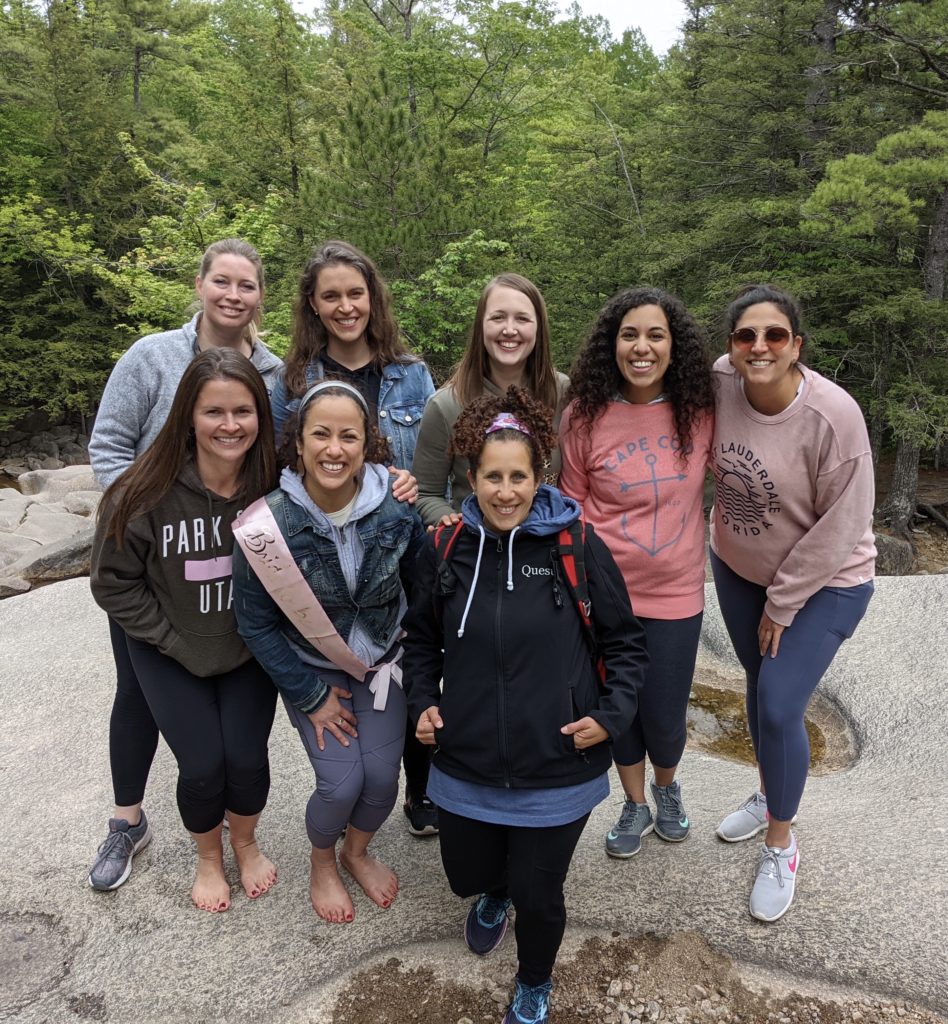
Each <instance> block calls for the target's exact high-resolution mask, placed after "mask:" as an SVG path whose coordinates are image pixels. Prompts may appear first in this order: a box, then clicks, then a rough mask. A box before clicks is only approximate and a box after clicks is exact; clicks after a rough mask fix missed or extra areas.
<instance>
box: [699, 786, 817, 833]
mask: <svg viewBox="0 0 948 1024" xmlns="http://www.w3.org/2000/svg"><path fill="white" fill-rule="evenodd" d="M767 820H768V819H767V797H765V796H764V794H763V793H761V792H759V791H758V792H756V793H751V795H750V796H749V797H748V798H747V799H746V800H745V801H744V802H743V803H742V804H741V806H740V807H738V809H737V810H736V811H732V812H731V813H730V814H729V815H728V816H727V817H726V818H725V819H724V821H722V822H721V824H720V825H718V827H717V829H715V832H716V834H717V836H718V838H719V839H723V840H724V841H725V842H726V843H740V842H742V841H743V840H744V839H753V838H754V836H756V835H757V833H758V832H763V831H764V829H765V828H766V827H767ZM796 820H797V816H796V815H795V814H794V816H793V818H792V819H791V821H790V824H791V825H794V824H796Z"/></svg>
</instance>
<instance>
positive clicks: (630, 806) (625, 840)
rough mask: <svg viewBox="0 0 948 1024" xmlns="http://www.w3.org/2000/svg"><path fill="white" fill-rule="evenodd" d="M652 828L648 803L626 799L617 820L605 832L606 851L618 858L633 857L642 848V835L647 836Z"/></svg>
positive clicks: (653, 824) (653, 823)
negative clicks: (638, 802)
mask: <svg viewBox="0 0 948 1024" xmlns="http://www.w3.org/2000/svg"><path fill="white" fill-rule="evenodd" d="M653 828H655V822H654V821H653V820H652V812H651V811H650V810H649V806H648V804H637V803H636V802H635V801H634V800H626V801H625V803H624V804H623V805H622V814H620V815H619V820H618V821H617V822H616V823H615V825H613V826H612V829H611V830H610V831H609V832H607V833H606V853H608V854H609V856H610V857H618V858H619V860H625V859H627V858H628V857H634V856H635V855H636V854H637V853H638V852H639V850H640V849H641V848H642V836H647V835H648V834H649V832H651V831H652V829H653Z"/></svg>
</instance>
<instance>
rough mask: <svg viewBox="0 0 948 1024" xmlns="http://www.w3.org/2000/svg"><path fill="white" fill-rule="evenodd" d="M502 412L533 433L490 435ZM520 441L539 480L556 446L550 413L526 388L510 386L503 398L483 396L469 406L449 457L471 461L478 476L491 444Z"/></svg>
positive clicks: (504, 430) (512, 431)
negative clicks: (481, 462) (491, 427)
mask: <svg viewBox="0 0 948 1024" xmlns="http://www.w3.org/2000/svg"><path fill="white" fill-rule="evenodd" d="M501 413H509V414H510V415H511V416H513V417H514V418H515V419H517V420H519V421H520V422H521V423H522V424H523V425H524V426H525V427H526V428H527V430H529V431H530V433H529V434H525V433H524V432H523V431H521V430H517V429H516V428H514V427H502V428H501V429H499V430H496V431H494V432H492V433H490V434H488V433H487V430H488V428H489V427H490V425H491V424H492V423H493V422H494V420H495V419H496V418H497V417H498V416H499V415H500V414H501ZM493 441H519V442H520V443H521V444H525V445H526V446H527V448H529V450H530V464H531V466H532V467H533V472H534V473H535V474H536V476H537V477H538V478H539V477H540V476H541V475H542V473H543V467H544V466H545V465H546V463H547V462H548V461H549V458H550V452H552V451H553V447H554V445H555V444H556V434H555V433H554V432H553V421H552V418H551V416H550V410H549V409H548V408H547V407H546V405H545V404H544V403H543V402H540V401H538V400H537V399H535V398H532V397H531V396H530V393H529V392H528V391H527V390H526V389H524V388H518V387H516V386H515V385H513V384H512V385H511V386H510V387H509V388H507V391H506V393H505V394H503V395H482V396H481V397H480V398H475V399H474V401H473V402H471V404H470V405H468V406H467V407H466V408H465V409H464V410H463V412H462V413H461V415H460V416H458V419H457V422H456V423H455V425H454V434H453V435H452V437H451V445H450V447H449V449H448V450H449V454H451V455H460V456H461V457H462V458H465V459H467V460H468V462H469V463H470V466H471V472H472V473H476V472H477V467H478V464H479V463H480V458H481V453H482V452H483V450H484V446H485V445H486V444H487V443H488V442H493Z"/></svg>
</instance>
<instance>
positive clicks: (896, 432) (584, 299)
mask: <svg viewBox="0 0 948 1024" xmlns="http://www.w3.org/2000/svg"><path fill="white" fill-rule="evenodd" d="M688 12H689V16H688V22H687V29H686V32H685V36H684V38H683V40H682V42H681V43H680V45H678V46H677V47H675V48H673V50H672V51H671V53H670V54H669V56H668V57H667V58H666V59H664V60H659V59H658V58H657V57H656V56H655V54H653V53H652V52H651V50H650V49H649V48H648V46H647V45H646V44H645V42H644V40H643V38H642V36H641V34H640V33H639V32H638V31H637V30H630V31H628V32H626V33H624V34H623V36H622V38H621V39H617V38H615V37H613V36H612V35H611V34H610V31H609V28H608V25H607V24H606V23H605V22H604V21H603V20H602V19H601V18H590V17H585V16H583V14H582V12H581V11H580V10H579V8H578V7H576V6H573V7H572V8H570V9H569V10H568V11H567V13H566V15H565V16H564V15H562V14H561V13H560V7H559V5H557V4H555V3H554V2H553V0H452V3H450V4H449V3H447V2H446V0H411V2H406V3H403V4H395V3H389V2H384V0H328V2H326V3H325V4H323V5H321V6H320V8H319V9H318V11H317V12H316V13H315V14H314V15H313V17H312V18H308V17H306V16H304V15H302V14H300V13H299V12H298V11H297V9H296V8H295V7H294V5H293V4H292V3H291V2H290V0H88V2H84V3H81V4H76V3H72V2H71V0H45V3H44V5H43V6H42V7H40V6H39V5H35V4H33V3H31V2H30V0H0V194H2V196H3V199H2V206H0V330H2V332H3V338H4V343H3V346H2V349H0V375H2V380H0V395H2V401H3V403H4V405H3V406H2V408H0V430H2V429H4V428H6V427H8V426H9V425H10V424H11V423H13V422H14V421H15V420H16V419H17V418H19V417H21V416H22V415H23V414H24V413H25V412H27V411H29V410H30V409H32V408H38V407H43V408H46V409H48V410H49V411H51V412H52V413H53V414H54V415H59V414H63V413H69V412H78V413H86V412H89V411H91V410H93V409H94V407H95V403H96V400H97V397H98V394H99V393H100V391H101V388H102V386H103V384H104V380H105V378H106V375H107V373H108V371H109V368H110V366H111V364H112V362H113V360H114V358H115V357H116V356H117V355H118V354H119V353H120V352H121V351H123V349H124V348H125V347H127V345H128V344H130V343H131V341H132V340H133V339H134V338H136V337H138V336H139V335H141V334H143V333H146V332H150V331H155V330H163V329H167V328H168V327H171V326H176V325H177V324H180V323H181V322H182V321H183V320H184V318H185V317H186V316H187V315H188V308H189V306H190V304H191V301H192V296H193V278H194V274H195V271H196V269H197V266H198V262H199V259H200V256H201V253H202V251H203V250H204V248H205V247H206V246H207V245H208V244H209V243H210V242H212V241H214V240H215V239H217V238H221V237H225V236H232V235H236V236H239V237H245V238H247V239H248V240H249V241H251V242H252V243H253V244H254V245H256V247H257V248H258V249H259V251H260V252H261V254H262V256H263V258H264V262H265V265H266V269H267V295H266V303H265V328H266V330H267V332H268V334H267V341H268V343H269V344H271V345H272V346H273V347H274V348H275V349H276V350H277V351H278V352H280V351H283V350H284V348H285V346H286V344H287V342H288V339H289V337H290V334H291V330H292V302H293V296H294V292H295V289H296V283H297V279H298V273H299V270H300V267H301V266H302V263H303V260H304V258H305V256H306V254H307V252H308V250H309V249H310V248H311V247H312V246H314V245H315V244H317V243H319V242H321V241H323V240H325V239H326V238H327V237H343V238H347V239H349V240H351V241H352V242H354V243H355V244H357V245H359V246H361V247H362V248H364V249H365V250H366V251H367V252H369V253H370V254H371V255H372V256H373V258H375V259H376V261H377V262H378V263H379V265H380V267H381V268H382V271H383V273H384V274H385V275H386V277H387V278H388V279H389V280H390V281H391V283H392V287H393V292H394V295H395V301H396V311H397V314H398V316H399V319H400V322H401V325H402V329H403V331H404V333H405V335H406V337H407V338H408V339H409V341H410V343H411V345H412V346H413V348H414V349H415V350H416V351H418V352H420V353H422V354H423V355H424V356H425V358H426V359H428V360H429V361H430V363H431V366H432V370H433V371H434V373H435V375H436V376H437V377H442V378H443V377H444V376H445V375H446V374H447V372H448V371H449V369H450V367H451V365H452V364H453V363H454V362H455V361H456V359H457V357H458V355H459V354H460V351H461V349H462V346H463V345H464V343H465V340H466V337H467V334H468V332H469V330H470V322H471V317H472V315H473V312H474V307H475V304H476V301H477V297H478V295H479V293H480V290H481V288H482V286H483V283H484V282H485V280H487V279H488V278H489V277H490V276H491V275H493V274H495V273H497V272H499V271H502V270H517V271H520V272H522V273H525V274H526V275H527V276H529V277H530V278H531V279H533V280H534V281H535V282H536V283H537V284H538V285H539V287H540V288H541V290H542V291H543V293H544V295H545V297H546V300H547V304H548V307H549V310H550V316H551V324H552V330H553V340H554V354H555V358H556V361H557V363H558V365H559V366H560V367H561V368H567V367H568V365H569V364H570V363H571V361H572V359H573V356H574V355H575V352H576V350H577V348H578V346H579V344H580V343H581V340H582V338H583V336H584V335H585V333H586V331H587V330H588V326H589V324H590V322H591V321H592V320H593V318H594V317H595V315H596V313H597V311H598V309H599V308H600V306H601V305H602V303H603V302H604V301H605V300H606V299H607V298H608V297H609V296H610V295H611V294H613V293H614V292H615V291H616V290H618V289H619V288H621V287H625V286H628V285H631V284H638V283H646V282H650V283H654V284H657V285H661V286H663V287H666V288H669V289H670V290H672V291H674V292H677V293H679V294H680V295H681V296H682V298H683V299H684V300H685V301H686V302H687V303H688V304H689V305H690V306H691V307H692V308H693V309H694V310H695V312H696V313H697V314H698V315H699V317H701V318H702V319H703V320H704V321H705V322H706V323H707V324H708V325H709V327H712V328H715V327H716V324H717V322H718V318H719V315H720V312H721V310H722V309H723V307H724V306H725V305H726V303H727V301H728V299H729V297H730V295H731V293H732V292H733V290H734V289H735V288H736V287H737V286H738V285H740V284H743V283H745V282H747V281H748V280H760V279H770V280H774V281H777V282H778V283H781V284H784V285H786V286H787V287H789V288H790V289H791V290H794V291H796V292H797V293H798V294H799V296H800V297H801V298H802V299H803V301H804V304H805V307H806V311H807V320H808V326H809V333H810V346H809V351H808V356H807V358H808V359H809V360H810V361H811V363H812V364H813V365H814V366H816V367H817V368H818V369H821V370H822V371H824V372H826V373H828V374H830V375H832V376H833V377H834V378H835V379H837V380H839V381H840V382H841V383H842V384H844V385H845V386H846V387H847V388H848V389H849V390H850V391H851V392H852V393H853V394H854V395H855V396H856V397H857V398H858V400H859V401H860V402H861V403H862V405H863V408H864V409H865V410H866V412H867V415H868V417H869V420H870V424H871V427H872V430H873V437H874V439H875V441H876V442H877V443H884V442H886V441H892V440H898V439H903V440H904V441H906V442H911V443H913V444H917V445H918V446H920V447H922V448H926V447H928V448H930V447H931V446H934V445H937V444H938V443H940V442H941V441H942V440H943V438H944V428H943V427H942V426H941V424H943V423H945V422H948V417H946V416H945V405H944V403H945V394H946V391H948V355H946V337H948V324H946V319H948V315H946V312H945V301H944V296H943V295H942V294H936V292H938V289H939V288H940V287H941V285H939V284H938V282H939V281H941V280H942V277H941V276H939V271H938V268H939V266H941V263H939V260H940V259H941V257H940V256H939V251H940V250H939V249H938V245H937V244H935V240H937V238H939V237H941V235H939V222H938V218H939V216H940V214H939V210H940V209H941V208H942V207H941V206H940V205H939V204H940V203H941V201H942V197H944V196H945V195H946V194H948V114H946V113H945V99H946V97H948V44H946V42H945V33H944V26H945V24H948V0H902V2H899V3H896V4H881V3H839V4H834V3H832V2H828V0H797V2H794V3H787V2H786V0H729V3H727V4H718V3H705V2H703V0H701V2H699V0H695V2H689V4H688ZM945 209H946V210H948V202H946V204H945Z"/></svg>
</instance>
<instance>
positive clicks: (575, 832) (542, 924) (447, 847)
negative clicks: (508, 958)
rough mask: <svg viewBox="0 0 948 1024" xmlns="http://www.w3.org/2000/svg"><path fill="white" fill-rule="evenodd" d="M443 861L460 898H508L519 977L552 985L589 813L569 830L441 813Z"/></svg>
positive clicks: (567, 827)
mask: <svg viewBox="0 0 948 1024" xmlns="http://www.w3.org/2000/svg"><path fill="white" fill-rule="evenodd" d="M438 818H439V824H440V827H441V860H442V863H443V864H444V873H445V874H446V875H447V876H448V883H449V884H450V886H451V891H452V892H454V893H455V894H456V895H457V896H463V897H469V896H479V895H480V894H481V893H485V892H486V893H489V894H490V895H491V896H494V897H496V898H497V899H504V898H505V897H507V896H509V897H510V898H511V899H512V900H513V905H514V909H515V910H516V911H517V918H516V926H515V928H516V935H517V958H518V960H519V965H518V969H517V977H519V978H520V980H521V981H522V982H523V983H524V984H525V985H542V984H543V982H545V981H549V979H550V975H551V974H552V973H553V964H554V963H555V962H556V954H557V952H559V948H560V943H561V942H562V941H563V932H564V931H565V930H566V901H565V900H564V899H563V883H564V881H565V880H566V873H567V871H569V864H570V861H571V860H572V859H573V851H574V850H575V849H576V844H577V843H578V842H579V837H580V836H581V835H582V832H583V829H584V828H585V827H586V821H587V820H588V818H589V815H588V814H584V815H583V816H582V817H581V818H577V819H576V821H571V822H569V823H568V824H566V825H555V826H552V827H550V828H519V827H517V826H515V825H492V824H490V823H488V822H485V821H475V820H474V819H473V818H464V817H461V816H460V815H458V814H452V813H451V812H450V811H446V810H444V808H440V809H439V811H438Z"/></svg>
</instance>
